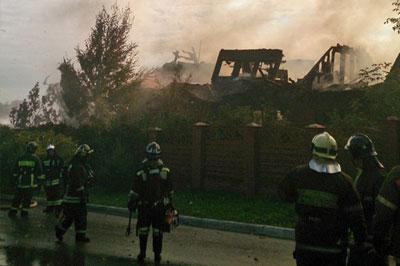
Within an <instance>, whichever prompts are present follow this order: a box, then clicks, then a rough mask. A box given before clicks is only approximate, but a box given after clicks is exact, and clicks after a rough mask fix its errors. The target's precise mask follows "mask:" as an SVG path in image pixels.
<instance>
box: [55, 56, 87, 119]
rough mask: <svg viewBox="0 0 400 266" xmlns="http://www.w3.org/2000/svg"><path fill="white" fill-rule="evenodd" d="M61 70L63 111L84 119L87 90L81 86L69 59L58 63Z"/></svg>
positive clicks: (72, 116)
mask: <svg viewBox="0 0 400 266" xmlns="http://www.w3.org/2000/svg"><path fill="white" fill-rule="evenodd" d="M58 69H59V70H60V72H61V81H60V86H61V88H62V91H61V97H62V100H63V102H64V104H65V108H64V109H65V110H64V111H65V112H66V114H67V116H68V117H70V118H77V119H79V120H84V119H85V118H87V116H88V112H87V111H88V101H89V92H88V90H87V89H85V88H83V87H82V85H81V82H80V80H79V77H78V72H77V71H76V70H75V69H74V65H73V64H72V62H71V59H65V58H64V60H63V62H62V63H61V64H60V65H59V67H58Z"/></svg>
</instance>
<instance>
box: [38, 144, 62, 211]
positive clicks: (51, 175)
mask: <svg viewBox="0 0 400 266" xmlns="http://www.w3.org/2000/svg"><path fill="white" fill-rule="evenodd" d="M46 151H47V156H46V158H45V159H44V160H43V162H42V164H43V175H42V180H43V183H44V188H45V191H46V199H47V206H46V209H45V210H44V212H45V213H54V214H55V215H56V216H57V217H58V215H59V214H60V212H61V203H62V200H61V179H62V171H63V167H64V161H63V159H62V158H61V157H60V156H59V155H58V154H57V151H56V147H55V146H54V145H53V144H49V145H48V146H47V148H46Z"/></svg>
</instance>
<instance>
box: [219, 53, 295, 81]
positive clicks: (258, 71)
mask: <svg viewBox="0 0 400 266" xmlns="http://www.w3.org/2000/svg"><path fill="white" fill-rule="evenodd" d="M283 56H284V55H283V52H282V50H279V49H253V50H224V49H222V50H221V51H220V52H219V55H218V58H217V62H216V64H215V68H214V72H213V75H212V78H211V82H212V84H213V85H218V84H221V83H226V82H232V81H236V80H243V79H247V80H259V81H282V82H287V81H288V72H287V70H283V69H280V66H281V64H282V63H284V61H283V60H282V59H283Z"/></svg>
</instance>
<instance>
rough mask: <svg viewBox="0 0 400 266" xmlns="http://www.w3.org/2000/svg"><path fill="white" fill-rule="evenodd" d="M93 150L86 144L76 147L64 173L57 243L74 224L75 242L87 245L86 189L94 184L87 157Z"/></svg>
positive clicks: (88, 240)
mask: <svg viewBox="0 0 400 266" xmlns="http://www.w3.org/2000/svg"><path fill="white" fill-rule="evenodd" d="M92 152H93V150H92V149H91V148H90V147H89V145H87V144H82V145H80V146H79V147H78V149H77V150H76V152H75V155H74V157H73V158H72V160H71V162H70V163H69V165H68V170H67V173H66V192H65V195H64V198H63V217H62V218H61V219H60V222H59V224H58V225H57V226H56V228H55V230H56V237H57V239H58V241H60V242H61V241H62V240H63V235H64V234H65V232H66V231H67V230H68V228H69V227H70V226H71V225H72V223H74V224H75V241H76V242H83V243H87V242H90V239H89V238H88V237H86V227H87V209H86V203H87V201H88V188H90V186H91V185H92V184H93V182H94V173H93V170H92V168H91V167H90V166H89V164H88V159H89V155H90V154H91V153H92Z"/></svg>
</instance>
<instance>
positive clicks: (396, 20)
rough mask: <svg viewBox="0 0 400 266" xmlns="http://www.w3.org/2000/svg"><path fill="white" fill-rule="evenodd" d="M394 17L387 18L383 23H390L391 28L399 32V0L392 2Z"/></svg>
mask: <svg viewBox="0 0 400 266" xmlns="http://www.w3.org/2000/svg"><path fill="white" fill-rule="evenodd" d="M392 5H393V12H394V13H395V14H396V15H395V16H394V17H391V18H387V19H386V21H385V24H392V25H393V26H392V29H393V30H394V31H395V32H397V33H399V34H400V0H395V1H394V2H393V3H392Z"/></svg>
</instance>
